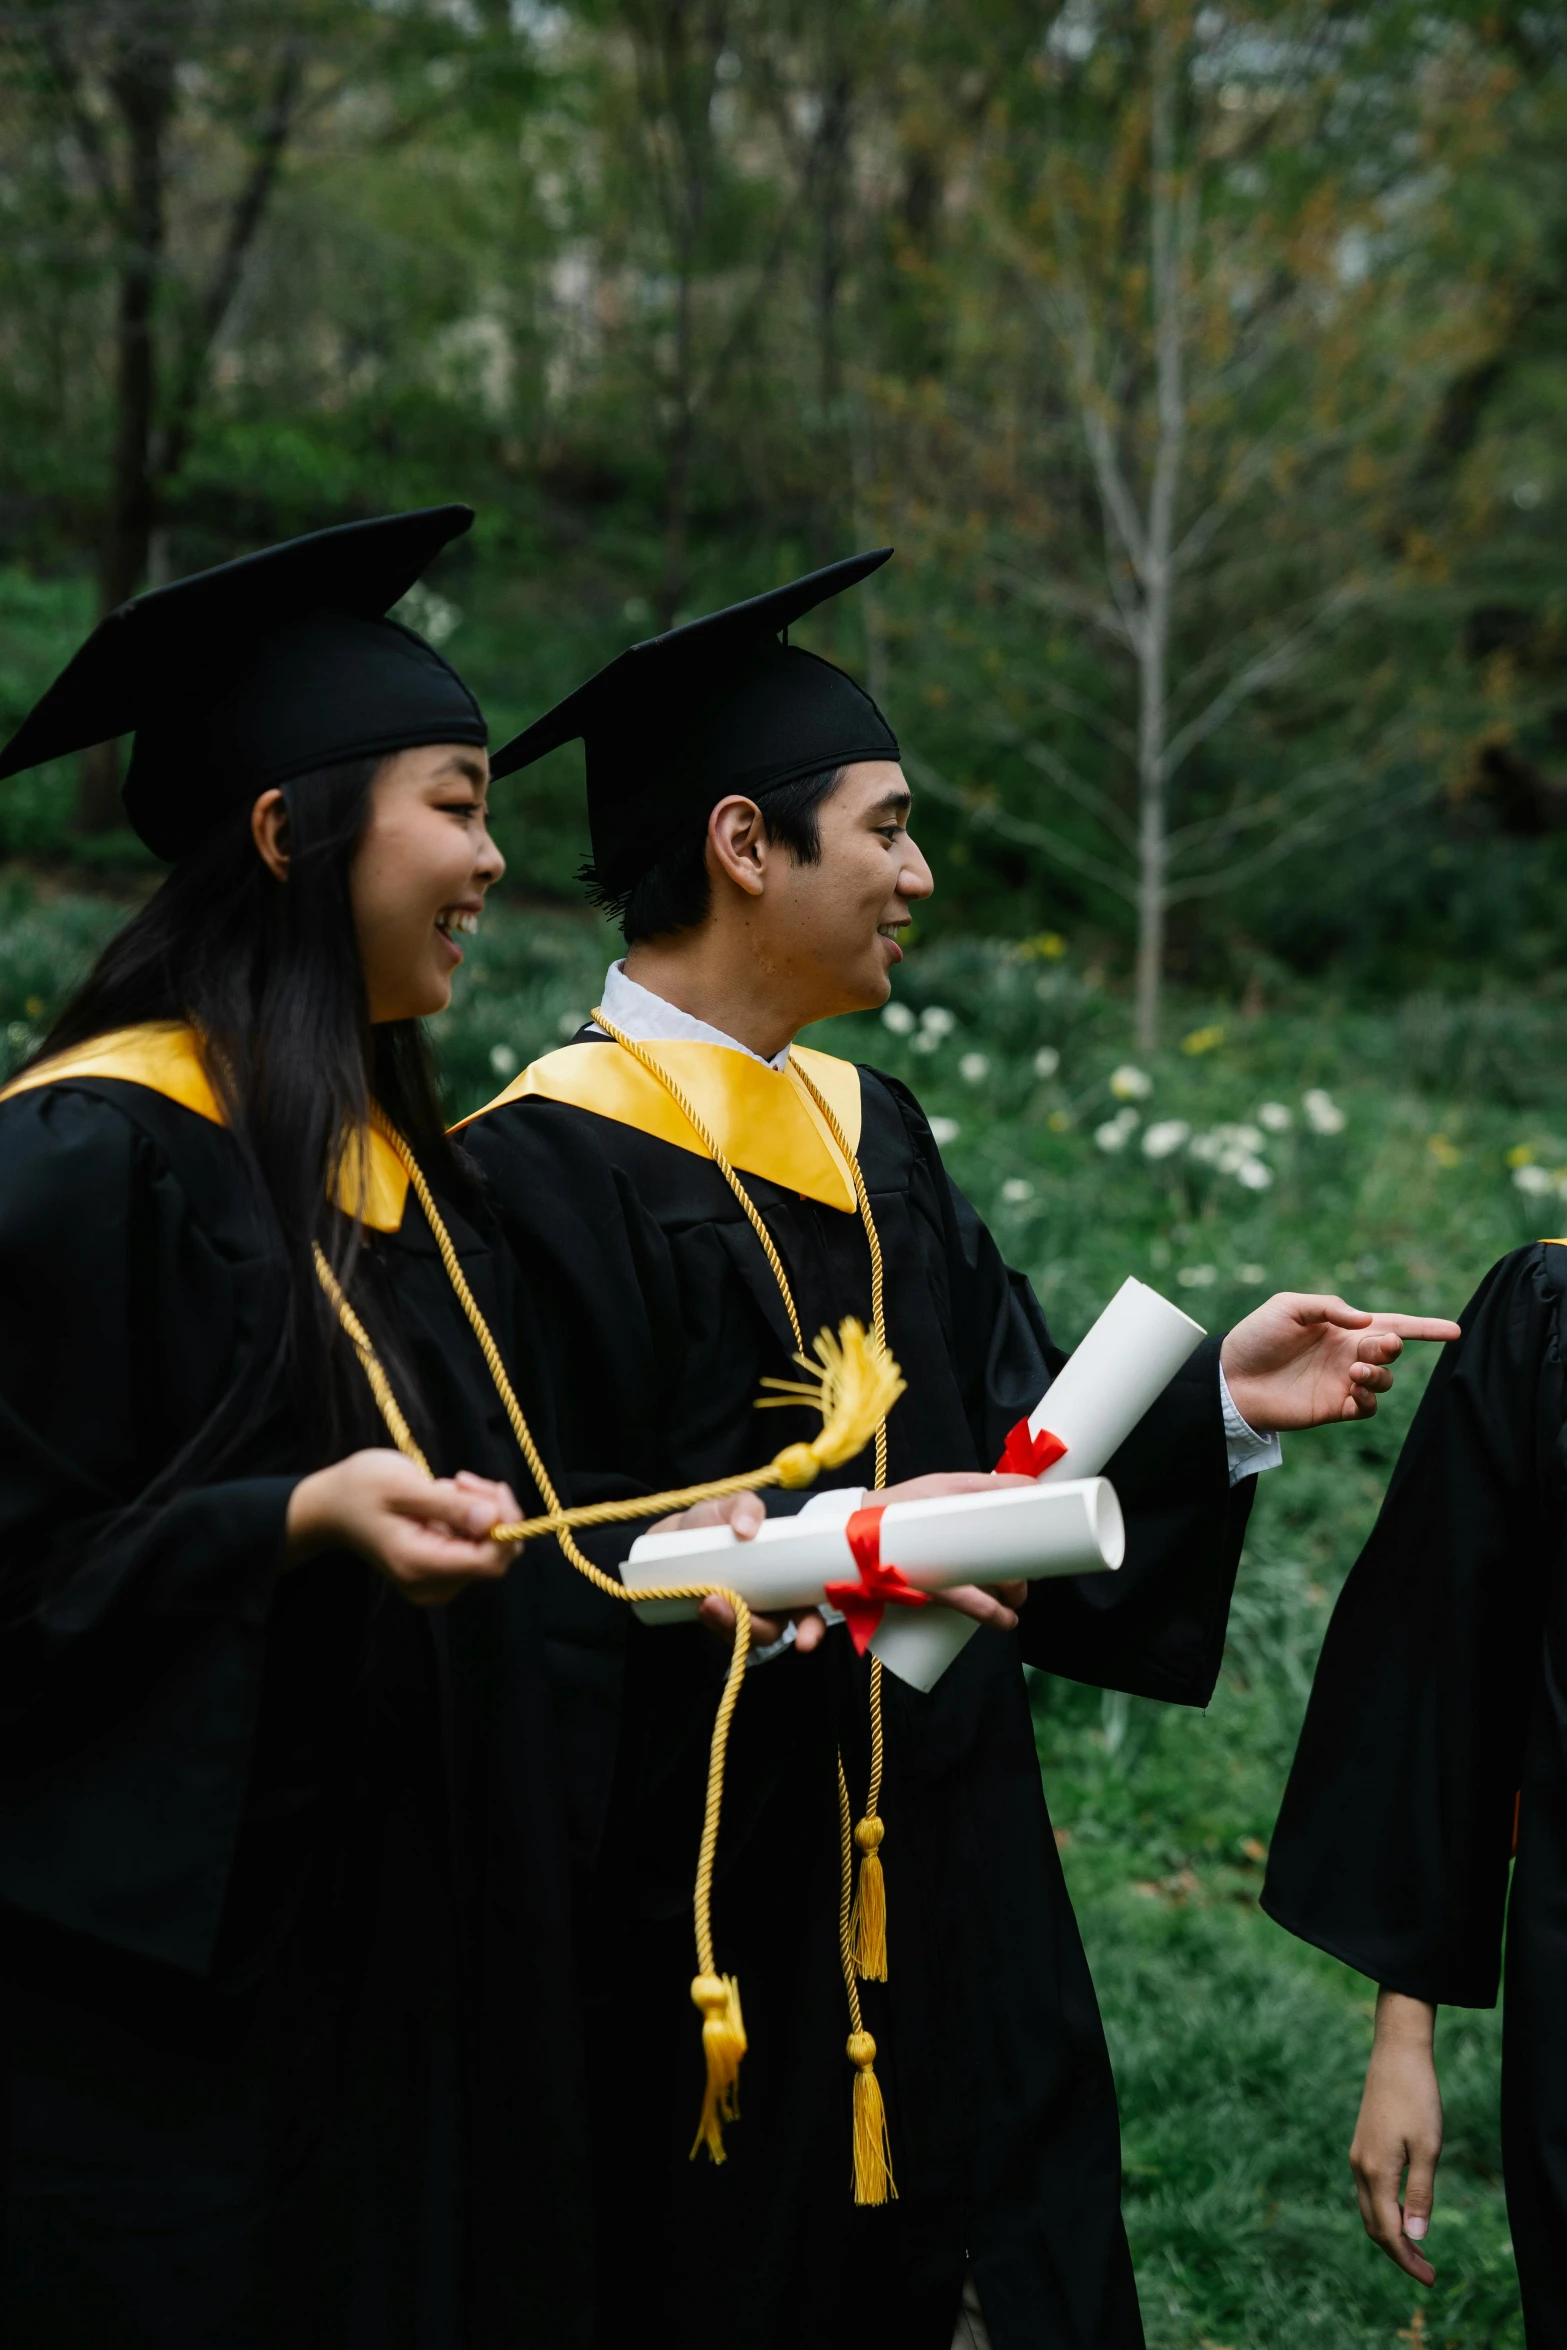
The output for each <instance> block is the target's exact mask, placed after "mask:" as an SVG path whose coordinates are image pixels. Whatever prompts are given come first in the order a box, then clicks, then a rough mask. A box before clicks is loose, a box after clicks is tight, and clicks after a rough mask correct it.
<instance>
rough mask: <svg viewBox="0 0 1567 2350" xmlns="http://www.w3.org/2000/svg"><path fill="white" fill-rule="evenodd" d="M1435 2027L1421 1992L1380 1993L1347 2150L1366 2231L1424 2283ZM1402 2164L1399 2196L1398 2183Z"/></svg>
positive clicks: (1438, 2142) (1436, 2096)
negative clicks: (1409, 1995)
mask: <svg viewBox="0 0 1567 2350" xmlns="http://www.w3.org/2000/svg"><path fill="white" fill-rule="evenodd" d="M1435 2029H1436V2009H1435V2008H1434V2007H1430V2006H1428V2005H1427V2004H1426V2002H1425V2000H1423V1999H1409V1998H1407V1997H1406V1996H1405V1995H1404V1993H1403V1992H1401V1991H1379V1992H1378V1993H1377V2030H1376V2038H1375V2040H1374V2041H1373V2043H1372V2048H1371V2062H1370V2063H1369V2064H1368V2065H1367V2067H1366V2086H1365V2091H1364V2094H1363V2095H1362V2097H1361V2100H1360V2119H1359V2121H1358V2122H1357V2123H1356V2124H1355V2139H1354V2143H1353V2145H1352V2146H1351V2147H1350V2150H1349V2167H1350V2169H1351V2170H1352V2171H1353V2172H1354V2174H1355V2193H1356V2194H1357V2195H1358V2196H1359V2198H1360V2216H1361V2219H1362V2220H1363V2222H1364V2223H1365V2230H1366V2234H1367V2235H1368V2236H1369V2237H1370V2238H1371V2241H1372V2243H1373V2244H1380V2246H1381V2247H1382V2250H1383V2251H1384V2252H1385V2253H1386V2254H1387V2256H1388V2258H1389V2260H1391V2261H1394V2262H1396V2263H1397V2265H1398V2266H1399V2267H1400V2268H1401V2269H1403V2270H1404V2271H1405V2272H1406V2274H1407V2275H1409V2276H1412V2277H1413V2278H1414V2279H1415V2281H1416V2283H1417V2284H1421V2285H1431V2284H1434V2283H1435V2282H1436V2271H1435V2269H1434V2268H1433V2267H1432V2266H1431V2263H1430V2261H1429V2260H1427V2258H1426V2256H1425V2254H1424V2252H1422V2250H1421V2249H1420V2245H1421V2241H1422V2239H1423V2238H1424V2236H1425V2232H1426V2229H1427V2228H1428V2227H1429V2226H1430V2224H1431V2204H1432V2200H1433V2197H1434V2193H1435V2188H1436V2166H1437V2162H1438V2160H1439V2159H1440V2156H1441V2152H1442V2092H1441V2090H1440V2088H1439V2087H1438V2085H1437V2077H1436V2057H1435V2054H1434V2051H1433V2048H1432V2039H1433V2035H1434V2033H1435ZM1406 2166H1407V2169H1408V2172H1409V2177H1408V2179H1407V2181H1406V2183H1405V2186H1404V2197H1403V2201H1402V2203H1401V2202H1400V2201H1399V2194H1398V2187H1399V2181H1400V2179H1402V2178H1403V2177H1404V2172H1405V2168H1406Z"/></svg>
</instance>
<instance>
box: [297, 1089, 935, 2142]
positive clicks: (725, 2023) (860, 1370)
mask: <svg viewBox="0 0 1567 2350" xmlns="http://www.w3.org/2000/svg"><path fill="white" fill-rule="evenodd" d="M375 1122H376V1126H377V1128H378V1130H379V1132H380V1133H381V1134H382V1135H383V1136H384V1138H385V1140H386V1141H387V1142H388V1144H389V1145H390V1146H391V1148H392V1150H393V1151H394V1152H395V1153H396V1156H397V1158H398V1160H399V1161H400V1163H401V1165H402V1167H403V1169H404V1171H405V1172H406V1174H407V1176H408V1180H409V1183H410V1185H411V1187H412V1189H413V1192H414V1196H415V1198H416V1199H417V1200H418V1202H419V1205H420V1207H421V1209H422V1210H423V1212H424V1217H425V1221H426V1223H427V1224H428V1225H429V1227H430V1231H431V1234H432V1235H433V1237H434V1240H435V1244H436V1247H437V1249H438V1250H439V1252H440V1257H441V1263H442V1265H443V1267H444V1268H445V1272H446V1277H447V1279H448V1281H449V1282H450V1284H451V1287H452V1289H453V1291H454V1292H455V1294H456V1297H457V1301H458V1303H459V1304H460V1305H461V1307H462V1309H463V1312H464V1314H465V1315H466V1317H467V1319H468V1323H469V1326H470V1327H471V1329H472V1330H473V1333H474V1336H475V1338H476V1339H477V1340H478V1342H479V1348H480V1352H481V1353H482V1354H483V1356H484V1361H485V1365H486V1368H487V1369H488V1371H489V1373H490V1377H491V1379H492V1381H493V1382H494V1386H495V1390H496V1393H497V1394H498V1395H499V1397H500V1399H501V1403H502V1405H503V1406H504V1408H505V1411H506V1416H507V1419H508V1420H509V1421H510V1423H511V1428H512V1433H513V1435H514V1436H515V1437H516V1439H517V1444H518V1447H519V1449H520V1450H521V1453H522V1456H523V1459H524V1460H525V1461H526V1462H527V1465H528V1472H529V1475H530V1476H531V1477H532V1479H533V1482H534V1484H535V1486H536V1487H537V1489H538V1493H539V1498H540V1499H541V1500H542V1501H543V1503H544V1506H545V1510H546V1512H547V1513H548V1514H547V1515H546V1516H545V1517H544V1518H541V1519H534V1520H525V1521H523V1523H522V1525H520V1526H517V1527H509V1526H498V1527H492V1528H491V1532H490V1539H491V1540H492V1541H499V1542H502V1543H504V1544H508V1545H510V1544H515V1543H517V1542H520V1541H522V1540H524V1539H525V1538H526V1534H527V1533H529V1532H538V1533H549V1534H551V1535H553V1536H554V1538H555V1539H556V1540H557V1541H558V1543H559V1545H560V1548H561V1551H562V1553H563V1554H564V1556H565V1557H566V1559H567V1560H568V1561H569V1562H570V1564H571V1565H572V1566H573V1567H575V1568H576V1570H577V1572H578V1573H579V1574H580V1575H584V1576H585V1577H586V1578H587V1580H588V1581H589V1582H590V1583H591V1584H592V1585H593V1586H594V1588H595V1589H596V1590H599V1591H602V1592H603V1593H604V1594H605V1596H606V1597H607V1598H611V1599H617V1600H621V1601H633V1600H635V1601H642V1600H663V1599H696V1600H701V1599H706V1598H708V1597H711V1596H717V1597H719V1598H722V1599H726V1600H727V1601H728V1602H729V1605H730V1607H731V1608H732V1609H733V1611H734V1619H735V1633H734V1643H733V1646H732V1648H731V1651H730V1658H729V1670H728V1673H727V1674H726V1676H725V1679H724V1687H723V1692H722V1695H721V1696H720V1698H719V1702H718V1712H717V1715H716V1718H715V1720H714V1723H713V1741H712V1748H711V1752H710V1756H709V1761H708V1778H707V1800H706V1804H705V1807H704V1811H703V1818H702V1838H701V1844H700V1846H699V1849H698V1854H697V1872H696V1887H695V1894H694V1901H693V1907H694V1912H695V1928H696V1954H697V1974H696V1977H695V1979H694V1981H693V1982H692V1985H691V1997H692V2001H693V2003H694V2004H695V2006H696V2007H697V2008H698V2009H699V2010H700V2012H701V2015H702V2019H703V2020H702V2046H703V2051H704V2054H705V2056H706V2060H707V2087H706V2092H705V2094H704V2097H703V2102H702V2115H701V2120H700V2122H699V2124H698V2128H697V2135H696V2139H695V2142H694V2143H693V2145H692V2148H691V2152H692V2154H693V2155H695V2153H696V2152H697V2149H698V2147H701V2146H705V2147H706V2148H707V2151H708V2153H709V2155H710V2156H711V2158H712V2160H713V2161H714V2162H722V2161H723V2160H724V2139H723V2125H724V2123H725V2122H726V2121H732V2120H733V2119H734V2118H735V2115H736V2113H737V2111H738V2107H737V2103H736V2097H737V2090H738V2082H739V2072H740V2060H741V2058H742V2057H743V2056H744V2054H745V2048H746V2040H745V2025H744V2022H743V2019H742V2016H741V2010H740V1994H739V1988H738V1985H737V1984H736V1982H735V1979H734V1977H733V1976H732V1975H720V1974H719V1972H718V1969H717V1963H716V1960H715V1957H714V1951H713V1927H712V1896H713V1868H714V1863H715V1860H716V1857H717V1852H718V1827H719V1819H720V1815H721V1812H722V1808H723V1789H724V1762H725V1757H726V1754H727V1751H728V1745H729V1730H730V1725H731V1723H732V1721H733V1719H734V1711H735V1706H736V1704H737V1703H738V1702H739V1696H740V1690H741V1687H742V1686H743V1683H744V1680H745V1668H746V1659H747V1656H748V1655H749V1653H750V1645H751V1611H750V1609H749V1608H748V1607H747V1605H746V1603H745V1600H744V1599H743V1598H742V1597H741V1595H740V1593H739V1592H738V1591H733V1590H730V1589H729V1587H728V1586H727V1585H725V1584H722V1583H685V1584H667V1585H660V1586H658V1587H657V1588H656V1589H651V1590H639V1591H636V1592H632V1591H628V1590H627V1588H626V1586H625V1585H624V1584H623V1583H620V1582H617V1581H616V1579H615V1578H614V1577H613V1576H612V1575H606V1574H605V1573H603V1571H602V1570H601V1569H600V1568H598V1567H596V1566H595V1565H594V1564H593V1561H592V1560H591V1559H590V1558H588V1557H586V1556H585V1554H584V1553H583V1552H582V1550H581V1549H580V1548H579V1547H578V1545H577V1544H576V1542H575V1541H574V1540H573V1539H572V1535H571V1531H570V1529H571V1526H572V1525H573V1523H578V1524H580V1523H583V1522H588V1523H593V1522H600V1523H602V1522H605V1519H606V1516H613V1517H615V1518H626V1517H648V1516H652V1515H655V1514H661V1513H663V1512H664V1511H666V1510H669V1509H678V1508H680V1507H682V1506H685V1505H687V1504H689V1503H691V1502H693V1501H700V1500H707V1499H711V1498H714V1497H715V1494H723V1493H728V1492H739V1491H744V1490H747V1489H748V1488H749V1487H751V1486H754V1485H755V1484H757V1483H763V1484H766V1483H770V1482H779V1481H782V1480H783V1479H784V1476H785V1470H784V1469H783V1468H782V1467H781V1466H780V1464H781V1463H784V1462H787V1463H788V1467H789V1471H790V1472H791V1474H790V1475H789V1482H791V1483H794V1484H800V1485H805V1484H809V1483H810V1481H811V1478H812V1477H814V1475H815V1474H816V1471H817V1468H818V1467H833V1466H836V1463H837V1461H839V1460H849V1459H852V1458H853V1456H854V1454H855V1453H856V1452H858V1451H859V1450H861V1448H862V1447H863V1446H864V1444H865V1441H866V1437H867V1436H868V1434H869V1433H870V1429H871V1427H872V1426H873V1425H874V1423H875V1418H876V1417H877V1416H880V1417H883V1418H884V1417H885V1414H886V1411H887V1409H888V1408H889V1407H890V1405H891V1404H892V1403H893V1402H894V1401H895V1400H896V1398H897V1397H898V1396H899V1395H900V1394H901V1393H902V1391H903V1381H902V1378H901V1376H900V1374H899V1371H898V1367H897V1365H896V1363H894V1362H892V1361H891V1360H890V1358H888V1357H887V1356H886V1354H885V1351H884V1350H882V1349H878V1348H876V1347H875V1346H874V1345H870V1346H868V1345H866V1343H865V1340H864V1333H863V1332H861V1331H860V1330H859V1328H858V1325H857V1324H850V1323H846V1324H845V1325H844V1328H843V1330H842V1332H841V1333H840V1336H839V1339H838V1340H837V1341H834V1340H833V1338H832V1336H831V1334H830V1333H829V1332H827V1331H823V1332H822V1334H821V1336H820V1337H819V1338H818V1340H817V1353H818V1355H819V1356H820V1358H821V1369H820V1373H819V1377H818V1381H817V1384H816V1386H814V1387H801V1388H800V1389H799V1390H798V1391H797V1392H798V1393H799V1395H800V1397H801V1399H802V1400H810V1401H816V1400H818V1399H820V1400H821V1402H822V1405H823V1410H824V1420H825V1417H826V1411H827V1405H828V1401H829V1397H828V1390H829V1386H831V1387H832V1388H833V1394H832V1397H831V1402H832V1416H833V1421H834V1423H835V1425H832V1426H829V1425H825V1424H824V1426H823V1429H822V1432H821V1435H820V1436H818V1437H817V1438H815V1439H814V1440H813V1443H812V1444H810V1445H791V1446H789V1447H788V1448H787V1450H786V1452H785V1453H782V1454H780V1455H779V1456H778V1461H776V1462H774V1463H773V1464H772V1469H771V1471H763V1472H761V1473H760V1475H759V1477H756V1478H750V1479H743V1478H742V1479H729V1480H724V1481H723V1482H722V1483H720V1484H719V1485H718V1486H716V1487H715V1486H713V1485H711V1484H709V1485H706V1486H699V1487H688V1488H685V1489H684V1490H683V1491H681V1492H678V1493H673V1494H652V1495H648V1496H646V1497H644V1498H642V1499H641V1500H639V1501H638V1502H637V1503H636V1504H635V1505H634V1506H632V1507H629V1508H628V1507H627V1505H625V1504H624V1503H621V1504H615V1505H611V1506H610V1508H609V1509H608V1510H607V1511H605V1510H599V1511H595V1510H587V1511H570V1510H565V1509H562V1507H561V1502H560V1496H559V1494H558V1493H557V1492H556V1490H555V1486H554V1483H553V1481H552V1480H551V1477H550V1473H549V1470H548V1469H547V1468H546V1466H545V1463H544V1457H543V1455H542V1453H541V1452H540V1451H539V1448H538V1446H537V1444H536V1443H535V1441H534V1437H533V1431H532V1430H531V1429H530V1427H529V1426H528V1422H527V1419H526V1416H525V1415H524V1412H523V1409H522V1406H521V1404H520V1403H519V1402H518V1400H517V1395H516V1391H515V1389H514V1388H513V1386H512V1383H511V1380H510V1377H509V1376H508V1374H507V1370H506V1365H505V1363H504V1361H503V1360H502V1358H501V1352H500V1349H499V1347H498V1346H497V1345H496V1343H495V1339H494V1337H493V1335H492V1333H491V1331H490V1327H489V1324H488V1323H487V1322H486V1321H485V1319H484V1315H483V1313H482V1312H481V1310H480V1307H479V1302H478V1300H477V1298H475V1296H474V1294H473V1291H472V1290H471V1289H470V1288H469V1286H468V1280H467V1276H466V1275H465V1274H464V1272H463V1269H462V1265H461V1262H460V1260H459V1258H458V1255H457V1251H456V1248H455V1247H454V1246H453V1243H452V1237H451V1234H450V1233H449V1232H448V1231H447V1229H446V1224H445V1220H444V1219H443V1217H442V1215H441V1212H440V1210H439V1208H438V1207H437V1206H436V1204H435V1199H434V1196H433V1194H432V1193H431V1190H430V1187H429V1185H428V1184H427V1183H426V1181H425V1179H424V1174H423V1171H422V1169H421V1168H420V1166H419V1164H418V1162H417V1161H416V1159H415V1158H414V1155H413V1153H412V1151H410V1149H409V1148H408V1145H407V1143H406V1142H405V1141H404V1140H403V1138H402V1136H401V1135H400V1134H399V1133H398V1132H397V1131H396V1129H395V1128H394V1127H392V1126H390V1125H389V1124H388V1123H387V1122H386V1120H385V1119H383V1118H381V1117H380V1116H379V1115H377V1117H376V1121H375ZM315 1266H316V1275H317V1278H318V1280H319V1281H320V1283H321V1287H322V1289H323V1290H324V1292H325V1294H326V1296H327V1298H328V1300H329V1302H330V1303H331V1305H332V1308H333V1310H334V1312H335V1313H336V1315H337V1318H338V1321H339V1323H340V1325H341V1327H342V1329H343V1332H344V1335H345V1336H346V1337H347V1339H348V1341H349V1343H350V1345H351V1346H352V1347H353V1349H354V1352H355V1354H356V1355H357V1356H358V1358H359V1361H360V1364H361V1366H362V1368H363V1370H364V1373H365V1377H366V1379H367V1380H368V1382H369V1386H370V1391H371V1394H372V1395H373V1396H374V1398H375V1402H376V1406H377V1408H378V1410H379V1411H380V1414H381V1417H382V1419H383V1420H384V1421H385V1423H386V1426H387V1430H388V1432H389V1434H390V1435H391V1438H392V1442H393V1443H394V1444H395V1445H396V1447H397V1449H398V1451H399V1452H400V1453H402V1454H403V1455H404V1457H405V1458H406V1459H408V1460H411V1461H413V1462H414V1463H416V1465H417V1466H418V1467H419V1468H421V1469H422V1470H423V1471H424V1473H425V1474H426V1476H428V1475H429V1474H430V1473H431V1472H430V1465H429V1463H428V1461H427V1460H426V1459H425V1457H424V1454H423V1452H422V1451H421V1450H420V1448H419V1445H418V1443H417V1441H416V1440H415V1437H414V1435H413V1432H412V1430H411V1429H410V1427H409V1425H408V1421H407V1419H406V1417H405V1415H404V1413H403V1411H402V1409H401V1407H400V1406H399V1404H398V1401H397V1397H396V1395H395V1393H394V1391H393V1388H392V1383H391V1381H390V1380H389V1379H388V1377H387V1375H386V1372H385V1369H384V1368H383V1366H382V1364H381V1362H380V1361H379V1359H378V1357H377V1355H376V1352H375V1348H374V1346H373V1344H372V1343H371V1340H370V1336H369V1333H368V1332H367V1331H366V1329H365V1327H364V1325H363V1323H362V1322H361V1321H360V1319H359V1317H358V1315H357V1314H356V1313H355V1312H354V1309H353V1307H352V1306H351V1305H350V1304H349V1302H348V1299H347V1298H346V1297H345V1295H344V1294H343V1290H342V1287H341V1285H340V1283H339V1282H338V1280H337V1277H336V1275H335V1274H334V1273H333V1271H332V1268H331V1265H330V1264H329V1263H328V1261H327V1258H326V1255H325V1253H324V1251H323V1250H322V1249H321V1248H320V1246H319V1245H318V1246H317V1247H316V1250H315ZM856 1339H857V1340H858V1342H859V1343H858V1345H857V1346H856V1344H855V1343H854V1341H855V1340H856ZM802 1361H803V1358H802ZM845 1366H847V1373H846V1376H838V1377H836V1378H835V1372H837V1373H844V1371H845ZM804 1368H806V1369H807V1370H809V1369H810V1368H811V1365H810V1364H809V1363H808V1362H804ZM770 1384H772V1385H774V1386H777V1387H785V1386H788V1387H789V1388H790V1389H791V1393H790V1395H789V1398H788V1400H794V1397H795V1392H796V1391H795V1390H794V1386H793V1383H790V1382H785V1381H782V1380H774V1381H772V1382H770ZM779 1400H784V1399H783V1398H780V1399H779ZM867 1413H869V1414H870V1415H871V1417H869V1418H867V1416H866V1415H867ZM829 1439H831V1441H829ZM837 1448H841V1449H837Z"/></svg>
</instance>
